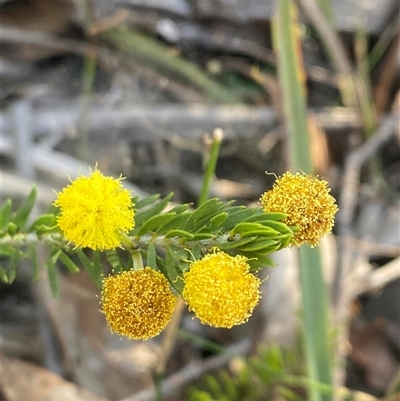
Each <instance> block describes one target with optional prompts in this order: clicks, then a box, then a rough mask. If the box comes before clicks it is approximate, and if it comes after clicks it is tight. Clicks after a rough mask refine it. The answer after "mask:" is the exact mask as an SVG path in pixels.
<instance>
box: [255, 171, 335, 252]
mask: <svg viewBox="0 0 400 401" xmlns="http://www.w3.org/2000/svg"><path fill="white" fill-rule="evenodd" d="M329 192H330V188H329V186H328V183H327V181H325V180H321V179H319V178H318V177H312V176H310V175H308V174H304V173H296V174H292V173H290V172H287V173H285V174H284V175H283V176H281V177H280V178H278V179H277V180H276V182H275V184H274V186H273V188H272V189H271V190H270V191H268V192H265V193H264V194H263V195H262V196H261V199H260V202H261V205H262V206H263V209H264V212H266V213H268V212H282V213H286V214H287V217H286V218H285V220H284V222H285V223H286V224H287V225H288V226H296V227H297V228H298V231H296V232H295V234H294V238H293V243H294V245H297V246H300V245H301V244H308V245H310V246H311V247H314V246H316V245H318V244H319V241H320V238H321V237H322V236H323V235H325V234H328V233H330V232H331V231H332V227H333V224H334V218H335V213H336V212H337V210H338V207H337V206H336V203H335V198H334V197H333V196H332V195H330V194H329Z"/></svg>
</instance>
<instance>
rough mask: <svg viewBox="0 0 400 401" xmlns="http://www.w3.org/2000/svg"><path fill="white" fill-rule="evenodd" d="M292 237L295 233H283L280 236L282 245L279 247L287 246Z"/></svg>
mask: <svg viewBox="0 0 400 401" xmlns="http://www.w3.org/2000/svg"><path fill="white" fill-rule="evenodd" d="M292 239H293V235H291V234H286V235H282V236H281V237H279V240H280V241H281V246H280V248H279V249H283V248H287V247H288V246H289V244H290V241H291V240H292Z"/></svg>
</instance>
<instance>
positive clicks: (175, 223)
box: [157, 213, 191, 234]
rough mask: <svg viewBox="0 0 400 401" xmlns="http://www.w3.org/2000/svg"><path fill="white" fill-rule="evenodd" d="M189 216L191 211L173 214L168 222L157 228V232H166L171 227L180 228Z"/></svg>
mask: <svg viewBox="0 0 400 401" xmlns="http://www.w3.org/2000/svg"><path fill="white" fill-rule="evenodd" d="M190 216H191V213H181V214H178V215H177V216H175V217H174V218H173V219H172V220H170V221H169V222H168V223H166V224H164V225H163V226H161V227H159V228H158V230H157V234H162V233H166V232H168V231H169V230H172V229H180V228H182V227H183V226H184V225H185V223H186V221H187V219H188V218H189V217H190Z"/></svg>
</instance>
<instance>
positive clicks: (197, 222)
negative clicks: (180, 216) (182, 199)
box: [191, 199, 226, 232]
mask: <svg viewBox="0 0 400 401" xmlns="http://www.w3.org/2000/svg"><path fill="white" fill-rule="evenodd" d="M213 201H214V202H213ZM225 208H226V205H225V204H224V203H223V202H221V201H220V200H219V199H210V200H209V201H206V202H205V203H203V204H202V205H201V206H199V208H198V209H197V210H195V211H194V212H193V215H192V216H193V228H192V229H191V231H194V232H196V231H198V230H199V229H200V228H201V227H203V226H204V225H206V224H209V222H210V220H211V219H212V218H213V217H214V216H215V215H217V214H218V213H220V212H222V211H223V210H224V209H225Z"/></svg>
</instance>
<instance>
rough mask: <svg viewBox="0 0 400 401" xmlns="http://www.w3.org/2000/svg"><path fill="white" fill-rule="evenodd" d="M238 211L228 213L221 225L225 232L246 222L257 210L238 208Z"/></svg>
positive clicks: (244, 207)
mask: <svg viewBox="0 0 400 401" xmlns="http://www.w3.org/2000/svg"><path fill="white" fill-rule="evenodd" d="M237 208H238V210H236V211H235V212H233V213H230V212H229V216H228V217H227V219H226V220H225V222H224V223H223V225H222V228H223V229H224V230H225V231H229V230H232V229H233V227H235V226H236V225H237V224H239V223H241V222H243V221H247V219H248V218H250V217H251V216H253V215H254V214H255V213H257V212H258V211H257V209H251V208H247V207H246V206H238V207H237Z"/></svg>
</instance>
